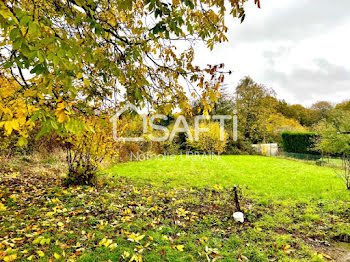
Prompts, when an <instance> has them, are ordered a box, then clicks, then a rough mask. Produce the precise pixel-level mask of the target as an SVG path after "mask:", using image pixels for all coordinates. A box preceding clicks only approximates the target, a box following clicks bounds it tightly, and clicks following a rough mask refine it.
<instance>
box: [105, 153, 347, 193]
mask: <svg viewBox="0 0 350 262" xmlns="http://www.w3.org/2000/svg"><path fill="white" fill-rule="evenodd" d="M194 160H196V161H194ZM109 171H110V172H111V173H112V174H113V175H118V176H125V177H129V178H131V179H133V180H137V181H139V182H140V183H143V182H145V181H146V182H154V183H156V184H166V186H168V187H196V188H206V187H213V186H214V185H221V186H223V187H232V186H233V185H235V184H239V185H243V186H246V187H247V190H248V192H250V193H252V194H254V195H257V196H260V197H263V198H265V199H266V198H269V199H286V198H292V199H312V198H314V199H330V200H337V199H343V200H345V199H347V200H349V199H350V192H349V191H347V190H345V185H344V184H343V183H342V181H341V180H340V179H339V178H338V177H337V175H336V174H335V172H334V171H333V169H331V168H327V167H319V166H315V165H310V164H306V163H302V162H298V161H293V160H287V159H280V158H272V157H263V156H220V158H219V159H213V160H208V159H205V158H203V159H202V158H201V157H197V158H195V159H189V158H187V157H186V156H182V157H180V156H179V157H177V158H176V160H165V161H163V160H150V161H143V162H129V163H124V164H117V165H116V166H115V167H113V168H111V169H110V170H109Z"/></svg>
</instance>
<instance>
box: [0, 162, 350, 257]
mask: <svg viewBox="0 0 350 262" xmlns="http://www.w3.org/2000/svg"><path fill="white" fill-rule="evenodd" d="M18 169H20V172H19V170H16V168H15V169H13V170H11V169H6V168H2V172H1V176H0V192H1V193H0V260H4V261H14V260H16V261H17V260H18V261H21V260H22V261H27V260H32V261H215V260H221V261H281V260H282V261H300V260H304V261H323V260H332V259H336V260H337V261H346V256H347V253H346V250H345V249H344V248H337V247H335V245H334V242H335V241H337V242H339V241H342V242H350V205H349V203H348V202H347V201H343V200H340V199H339V200H326V199H323V200H317V201H316V200H314V201H306V200H291V199H289V200H266V199H261V198H259V197H256V196H252V195H248V194H245V193H243V195H242V199H241V206H242V208H243V211H244V213H245V215H246V221H245V223H243V224H241V223H237V222H235V221H234V220H233V219H232V213H233V211H234V201H233V198H232V197H233V194H232V192H231V189H229V188H224V187H222V186H221V185H213V186H207V187H206V188H202V189H194V188H182V189H169V187H168V186H167V187H165V186H164V185H162V184H161V183H159V184H154V183H152V184H151V183H146V182H145V183H144V184H142V185H141V184H140V181H138V183H137V186H136V183H134V181H133V180H129V179H125V178H121V177H119V178H114V179H111V180H107V181H105V182H104V183H103V185H99V186H97V187H74V188H62V187H61V186H60V183H61V179H60V178H59V177H57V176H55V175H52V174H49V173H45V172H41V173H37V172H33V171H31V170H34V169H32V166H31V165H26V167H23V166H21V167H20V168H18ZM243 192H247V191H246V190H244V189H243Z"/></svg>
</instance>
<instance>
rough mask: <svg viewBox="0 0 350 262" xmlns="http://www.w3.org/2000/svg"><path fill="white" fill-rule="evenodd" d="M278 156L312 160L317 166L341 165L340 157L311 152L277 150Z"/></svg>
mask: <svg viewBox="0 0 350 262" xmlns="http://www.w3.org/2000/svg"><path fill="white" fill-rule="evenodd" d="M278 156H279V157H284V158H293V159H298V160H300V161H306V162H312V163H314V164H316V165H319V166H330V167H340V168H341V167H342V165H343V162H342V158H341V157H337V156H329V155H312V154H297V153H288V152H279V154H278Z"/></svg>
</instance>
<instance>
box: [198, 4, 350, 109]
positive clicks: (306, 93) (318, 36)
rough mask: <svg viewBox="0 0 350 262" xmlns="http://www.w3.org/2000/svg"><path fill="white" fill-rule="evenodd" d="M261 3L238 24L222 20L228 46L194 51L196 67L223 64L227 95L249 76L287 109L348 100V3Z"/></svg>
mask: <svg viewBox="0 0 350 262" xmlns="http://www.w3.org/2000/svg"><path fill="white" fill-rule="evenodd" d="M250 2H253V1H250ZM261 2H262V8H261V9H257V8H256V7H255V6H254V5H253V3H250V4H249V5H248V8H247V10H246V11H247V17H246V20H245V21H244V22H243V24H239V22H238V21H236V20H232V19H231V18H230V19H228V22H227V25H228V27H229V28H230V31H229V33H228V38H229V42H228V43H224V44H222V45H219V46H217V47H216V48H215V50H214V51H212V52H210V51H208V50H207V49H205V48H204V47H202V46H199V48H198V49H197V56H196V60H197V62H199V63H200V64H202V65H205V64H208V63H221V62H223V63H225V65H226V68H227V69H231V70H232V71H233V72H234V73H233V74H232V75H231V76H227V77H226V83H227V84H228V85H229V86H230V88H231V89H232V90H234V87H235V86H236V85H237V83H238V81H239V79H241V78H242V77H244V76H246V75H249V76H251V77H252V78H253V79H254V80H256V81H257V82H259V83H262V84H265V85H266V86H268V87H272V88H274V89H275V90H276V92H277V94H278V97H279V98H284V99H286V100H287V101H288V102H291V103H302V104H304V105H311V104H312V103H313V102H315V101H317V100H329V101H332V102H341V101H343V100H344V99H346V98H350V92H349V91H348V90H349V88H350V64H349V61H350V52H349V46H350V37H349V36H348V34H349V28H350V16H349V15H348V11H349V10H350V1H349V0H337V1H329V0H317V1H315V0H284V1H281V0H262V1H261Z"/></svg>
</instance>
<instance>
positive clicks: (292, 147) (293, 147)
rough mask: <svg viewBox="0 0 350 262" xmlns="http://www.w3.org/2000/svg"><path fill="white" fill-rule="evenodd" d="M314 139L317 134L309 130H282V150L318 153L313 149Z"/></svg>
mask: <svg viewBox="0 0 350 262" xmlns="http://www.w3.org/2000/svg"><path fill="white" fill-rule="evenodd" d="M316 139H317V135H316V134H315V133H311V132H283V133H282V145H283V150H284V152H288V153H298V154H319V153H318V152H317V151H315V149H314V146H315V140H316Z"/></svg>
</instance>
